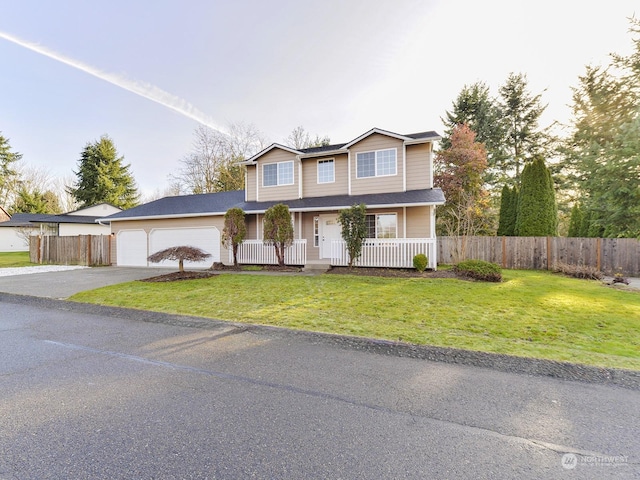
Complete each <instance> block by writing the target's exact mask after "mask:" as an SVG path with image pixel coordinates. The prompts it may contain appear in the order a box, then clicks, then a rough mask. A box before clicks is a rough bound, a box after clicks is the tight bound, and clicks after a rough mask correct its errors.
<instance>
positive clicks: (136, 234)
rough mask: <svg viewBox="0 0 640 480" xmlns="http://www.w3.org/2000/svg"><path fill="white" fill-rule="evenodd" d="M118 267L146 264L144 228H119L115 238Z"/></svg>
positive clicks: (142, 265) (144, 265)
mask: <svg viewBox="0 0 640 480" xmlns="http://www.w3.org/2000/svg"><path fill="white" fill-rule="evenodd" d="M116 251H117V252H118V254H117V257H118V258H117V262H118V266H119V267H146V266H147V232H145V231H144V230H120V231H119V232H118V237H117V238H116Z"/></svg>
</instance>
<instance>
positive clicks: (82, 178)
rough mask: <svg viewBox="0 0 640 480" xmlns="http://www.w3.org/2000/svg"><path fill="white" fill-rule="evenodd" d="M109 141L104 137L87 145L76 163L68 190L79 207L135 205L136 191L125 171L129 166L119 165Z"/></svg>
mask: <svg viewBox="0 0 640 480" xmlns="http://www.w3.org/2000/svg"><path fill="white" fill-rule="evenodd" d="M123 161H124V157H119V156H118V152H117V150H116V147H115V145H114V144H113V141H112V140H111V139H110V138H109V137H108V136H106V135H103V136H102V137H100V140H98V141H96V142H93V143H87V145H86V146H85V147H84V150H83V151H82V154H81V158H80V160H79V162H78V171H77V172H74V173H75V174H76V176H77V177H78V179H77V181H76V183H75V184H74V187H72V188H70V189H69V193H70V194H71V195H73V197H74V198H75V199H76V201H77V202H78V203H79V204H80V206H81V207H90V206H91V205H96V204H98V203H110V204H111V205H113V206H115V207H119V208H123V209H127V208H131V207H134V206H136V205H137V203H138V198H139V195H138V190H137V188H136V183H135V180H134V179H133V176H132V175H131V172H130V171H129V168H130V167H131V166H130V165H125V164H124V163H123Z"/></svg>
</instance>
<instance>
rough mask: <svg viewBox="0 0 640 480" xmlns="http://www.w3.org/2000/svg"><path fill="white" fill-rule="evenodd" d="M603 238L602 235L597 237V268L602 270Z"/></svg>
mask: <svg viewBox="0 0 640 480" xmlns="http://www.w3.org/2000/svg"><path fill="white" fill-rule="evenodd" d="M601 244H602V239H601V238H600V237H598V238H596V270H598V271H600V270H601V267H602V258H601V255H602V252H601V249H602V245H601Z"/></svg>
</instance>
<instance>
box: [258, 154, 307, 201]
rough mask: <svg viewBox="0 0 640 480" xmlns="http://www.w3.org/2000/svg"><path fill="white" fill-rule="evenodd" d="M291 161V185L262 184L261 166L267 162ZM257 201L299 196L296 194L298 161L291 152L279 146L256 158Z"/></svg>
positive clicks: (291, 198) (290, 198)
mask: <svg viewBox="0 0 640 480" xmlns="http://www.w3.org/2000/svg"><path fill="white" fill-rule="evenodd" d="M288 161H293V185H283V186H276V187H263V186H262V175H263V170H262V167H263V165H265V164H268V163H278V162H288ZM258 169H259V170H258V201H260V202H266V201H270V200H275V201H278V200H293V199H296V198H298V197H299V195H298V183H299V182H298V161H297V160H296V156H295V155H294V154H293V153H290V152H287V151H285V150H280V149H279V148H274V149H273V150H271V151H270V152H268V153H266V154H264V155H263V156H262V157H260V159H259V160H258Z"/></svg>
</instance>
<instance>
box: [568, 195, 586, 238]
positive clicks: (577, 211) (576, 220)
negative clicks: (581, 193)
mask: <svg viewBox="0 0 640 480" xmlns="http://www.w3.org/2000/svg"><path fill="white" fill-rule="evenodd" d="M583 223H584V212H583V211H582V207H581V206H580V204H579V203H578V202H576V203H574V205H573V208H572V209H571V218H570V219H569V233H568V234H567V237H581V236H582V235H581V232H582V228H583Z"/></svg>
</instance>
